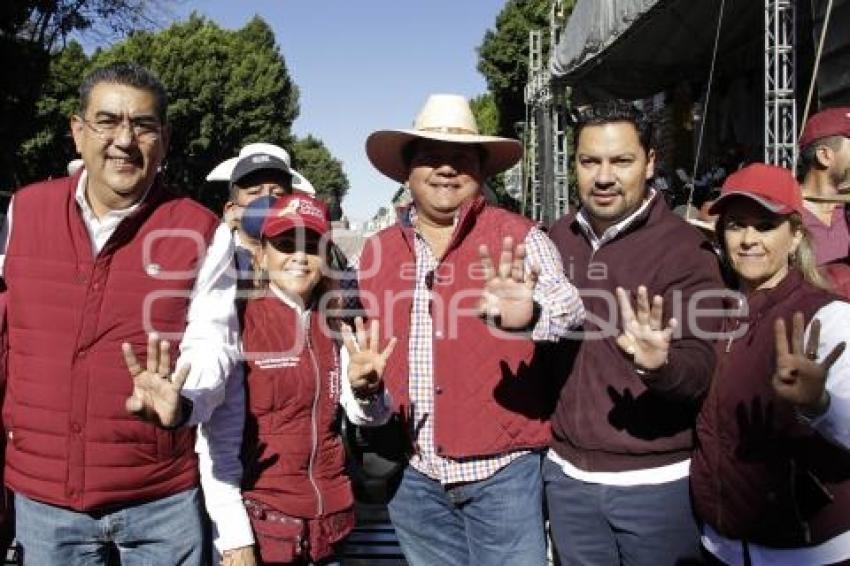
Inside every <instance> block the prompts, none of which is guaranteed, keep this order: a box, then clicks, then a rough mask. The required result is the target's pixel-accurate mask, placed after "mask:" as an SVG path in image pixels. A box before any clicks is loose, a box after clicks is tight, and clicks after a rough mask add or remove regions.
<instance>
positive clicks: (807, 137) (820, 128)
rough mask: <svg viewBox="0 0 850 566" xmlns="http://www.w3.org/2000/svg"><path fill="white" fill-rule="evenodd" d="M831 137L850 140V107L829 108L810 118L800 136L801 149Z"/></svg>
mask: <svg viewBox="0 0 850 566" xmlns="http://www.w3.org/2000/svg"><path fill="white" fill-rule="evenodd" d="M830 136H845V137H848V138H850V106H837V107H835V108H827V109H826V110H821V111H820V112H818V113H817V114H813V115H812V116H810V117H809V119H808V120H807V121H806V126H805V127H804V128H803V135H801V136H800V148H801V149H802V148H806V147H808V146H810V145H811V144H813V143H814V142H816V141H818V140H819V139H823V138H828V137H830Z"/></svg>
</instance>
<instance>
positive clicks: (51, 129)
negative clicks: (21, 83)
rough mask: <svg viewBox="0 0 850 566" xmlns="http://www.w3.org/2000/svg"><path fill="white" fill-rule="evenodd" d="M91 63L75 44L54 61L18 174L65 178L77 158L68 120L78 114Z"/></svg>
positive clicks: (22, 151) (20, 153) (22, 149)
mask: <svg viewBox="0 0 850 566" xmlns="http://www.w3.org/2000/svg"><path fill="white" fill-rule="evenodd" d="M88 64H89V61H88V58H87V57H86V54H85V53H84V52H83V48H82V47H81V46H80V44H79V43H76V42H73V41H72V42H71V43H69V44H68V46H67V47H66V48H65V49H63V50H62V51H60V52H59V53H58V54H56V55H55V56H54V57H52V59H51V61H50V72H49V73H48V76H47V80H46V81H45V85H44V88H43V89H42V93H41V96H40V97H39V99H38V101H37V103H36V107H35V115H34V117H33V120H32V122H31V124H30V125H31V127H32V129H33V130H34V132H35V133H34V135H32V136H31V137H29V138H28V139H26V140H24V141H23V143H21V145H20V147H19V149H18V156H19V159H18V174H19V175H20V177H21V178H23V179H26V180H28V181H29V180H36V179H41V178H44V177H51V176H61V175H64V174H65V171H66V166H67V164H68V162H69V161H70V160H72V159H74V158H75V157H76V152H75V151H74V144H73V141H72V140H71V134H70V128H69V126H68V119H69V117H70V116H71V114H73V113H74V112H75V111H76V110H77V106H78V100H79V95H78V88H79V83H80V78H81V77H82V76H84V75H85V73H86V69H87V67H88Z"/></svg>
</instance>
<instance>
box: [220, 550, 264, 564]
mask: <svg viewBox="0 0 850 566" xmlns="http://www.w3.org/2000/svg"><path fill="white" fill-rule="evenodd" d="M221 566H257V559H256V557H255V555H254V547H253V546H242V547H239V548H234V549H233V550H226V551H225V552H224V555H223V556H222V557H221Z"/></svg>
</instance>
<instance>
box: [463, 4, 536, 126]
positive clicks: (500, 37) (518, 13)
mask: <svg viewBox="0 0 850 566" xmlns="http://www.w3.org/2000/svg"><path fill="white" fill-rule="evenodd" d="M550 5H551V0H508V2H506V3H505V7H504V8H502V11H501V12H500V13H499V15H498V16H496V27H495V29H488V30H487V31H486V32H485V33H484V39H483V41H482V43H481V45H480V46H479V48H478V70H479V71H480V72H481V74H482V75H484V78H485V79H486V80H487V88H488V89H489V91H490V92H491V93H492V94H493V96H494V98H495V101H496V105H497V106H498V107H499V110H500V120H499V132H500V134H501V135H503V136H510V137H515V136H516V131H515V129H514V124H515V123H516V122H520V121H523V120H525V102H524V100H523V93H524V90H525V84H526V83H527V82H528V32H529V31H530V30H533V29H540V30H543V31H544V37H546V33H545V32H546V31H547V30H548V27H549V9H550ZM543 45H544V48H545V47H548V41H544V42H543ZM545 55H546V53H544V60H545Z"/></svg>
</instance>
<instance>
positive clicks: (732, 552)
mask: <svg viewBox="0 0 850 566" xmlns="http://www.w3.org/2000/svg"><path fill="white" fill-rule="evenodd" d="M802 211H803V203H802V199H801V196H800V190H799V187H798V186H797V184H796V182H795V180H794V178H793V177H792V175H791V173H790V172H789V171H787V170H785V169H782V168H780V167H775V166H770V165H764V164H755V165H750V166H748V167H745V168H744V169H741V170H740V171H738V172H736V173H734V174H732V175H730V176H729V178H728V179H727V180H726V182H725V183H724V185H723V190H722V192H721V196H720V198H719V199H718V200H717V201H716V202H715V203H714V205H713V206H712V211H711V212H712V213H713V214H719V215H720V216H719V218H718V221H717V238H718V243H719V245H720V248H721V250H722V254H723V258H724V260H725V261H726V262H727V264H728V266H729V267H730V268H731V270H732V272H733V273H734V275H735V276H736V277H737V281H738V284H739V290H740V291H741V293H742V297H741V302H740V308H739V309H737V312H735V313H734V314H733V316H730V317H729V318H728V319H727V320H726V323H725V328H724V331H725V334H724V336H723V338H722V339H721V340H720V342H719V343H718V344H719V345H718V348H717V356H718V362H717V369H716V372H715V376H714V381H713V383H712V386H711V389H710V391H709V393H708V397H707V398H706V400H705V402H704V404H703V407H702V410H701V412H700V415H699V418H698V421H697V437H698V440H697V449H696V452H695V454H694V457H693V459H692V464H691V492H692V496H693V500H694V509H695V512H696V514H697V516H698V518H699V519H700V520H701V521H702V525H703V537H702V542H703V545H704V547H705V548H706V550H707V551H708V552H709V553H710V555H711V556H713V558H715V559H717V560H719V561H721V562H725V563H729V564H771V565H775V564H789V565H790V564H795V565H796V564H828V563H829V564H831V563H836V562H841V561H843V560H848V559H850V450H848V446H850V359H849V358H850V355H848V354H845V353H844V349H845V340H847V338H848V332H847V321H848V320H850V305H848V304H847V303H846V302H844V301H843V300H841V299H840V298H839V297H837V296H836V295H834V294H832V293H830V292H829V291H828V290H826V289H825V288H824V282H823V279H822V277H821V276H820V274H819V273H818V271H817V269H816V267H815V260H814V254H813V252H812V249H811V246H810V244H809V241H808V237H807V236H806V233H805V230H804V228H803V225H802V220H801V215H802Z"/></svg>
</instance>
